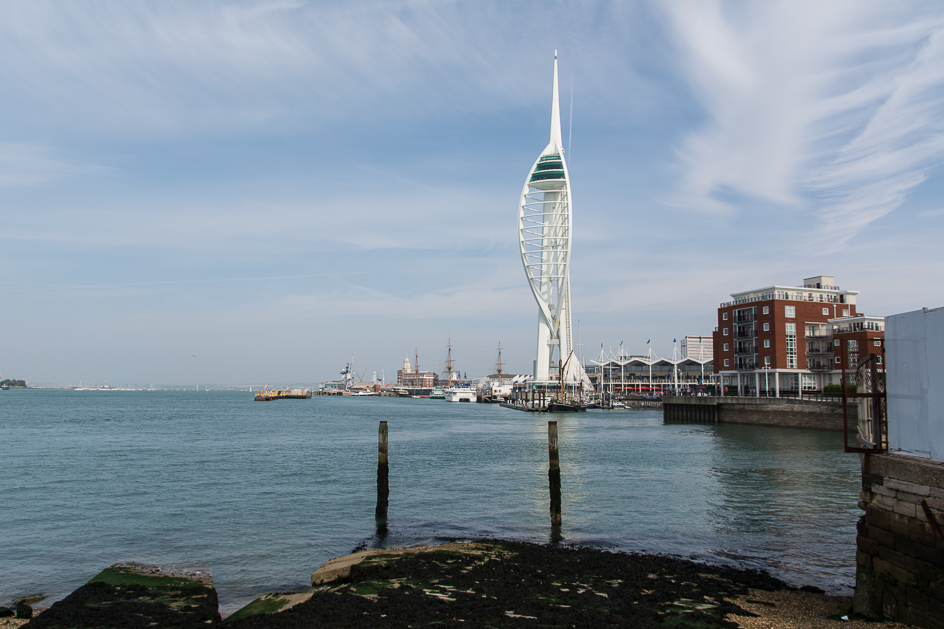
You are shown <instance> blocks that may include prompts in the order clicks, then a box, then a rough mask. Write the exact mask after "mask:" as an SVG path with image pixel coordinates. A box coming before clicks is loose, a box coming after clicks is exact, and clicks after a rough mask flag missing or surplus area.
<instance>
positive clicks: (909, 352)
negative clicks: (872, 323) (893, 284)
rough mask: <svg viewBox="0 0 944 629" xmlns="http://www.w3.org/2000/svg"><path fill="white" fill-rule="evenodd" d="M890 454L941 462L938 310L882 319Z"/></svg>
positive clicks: (943, 315) (942, 333)
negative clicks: (897, 453) (907, 455)
mask: <svg viewBox="0 0 944 629" xmlns="http://www.w3.org/2000/svg"><path fill="white" fill-rule="evenodd" d="M885 363H886V371H885V373H886V383H887V389H886V390H887V392H888V449H889V451H890V452H899V453H902V454H912V455H915V456H921V457H930V458H931V459H933V460H935V461H944V308H935V309H934V310H928V309H924V310H917V311H915V312H906V313H904V314H899V315H893V316H891V317H886V318H885Z"/></svg>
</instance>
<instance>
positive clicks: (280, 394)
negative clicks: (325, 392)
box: [255, 385, 311, 402]
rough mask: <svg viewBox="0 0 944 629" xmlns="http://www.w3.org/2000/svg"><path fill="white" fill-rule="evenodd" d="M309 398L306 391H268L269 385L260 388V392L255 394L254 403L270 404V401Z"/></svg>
mask: <svg viewBox="0 0 944 629" xmlns="http://www.w3.org/2000/svg"><path fill="white" fill-rule="evenodd" d="M310 397H311V391H310V390H308V389H289V388H288V387H285V389H270V388H269V385H266V386H264V387H263V388H262V391H259V392H258V393H256V397H255V401H256V402H270V401H272V400H307V399H309V398H310Z"/></svg>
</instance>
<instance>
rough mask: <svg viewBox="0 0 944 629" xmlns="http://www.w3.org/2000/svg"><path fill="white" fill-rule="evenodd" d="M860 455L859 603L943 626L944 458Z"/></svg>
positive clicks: (865, 611) (932, 627)
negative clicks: (861, 514) (941, 459)
mask: <svg viewBox="0 0 944 629" xmlns="http://www.w3.org/2000/svg"><path fill="white" fill-rule="evenodd" d="M861 456H862V491H861V493H860V494H859V508H860V509H862V510H863V511H865V514H864V515H863V516H862V517H861V518H860V519H859V523H858V527H857V528H858V537H857V538H856V547H857V552H856V588H855V596H854V598H853V609H854V611H855V612H856V613H858V614H862V615H864V616H868V617H872V618H878V617H885V618H888V619H891V620H897V621H899V622H903V623H907V624H911V625H916V626H918V627H924V628H925V629H944V530H942V529H944V463H938V462H934V461H932V460H930V459H921V458H917V457H913V456H903V455H898V454H863V455H861Z"/></svg>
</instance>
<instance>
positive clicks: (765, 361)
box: [764, 356, 770, 367]
mask: <svg viewBox="0 0 944 629" xmlns="http://www.w3.org/2000/svg"><path fill="white" fill-rule="evenodd" d="M764 367H770V356H764Z"/></svg>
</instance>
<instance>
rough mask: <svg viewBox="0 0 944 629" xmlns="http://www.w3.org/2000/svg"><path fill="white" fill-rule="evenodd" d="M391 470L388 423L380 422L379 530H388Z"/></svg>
mask: <svg viewBox="0 0 944 629" xmlns="http://www.w3.org/2000/svg"><path fill="white" fill-rule="evenodd" d="M389 476H390V470H389V466H388V459H387V422H385V421H384V422H380V433H379V435H378V442H377V510H376V511H375V513H374V515H375V516H376V518H377V530H378V531H381V530H386V528H387V501H388V498H389V497H390V485H389Z"/></svg>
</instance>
